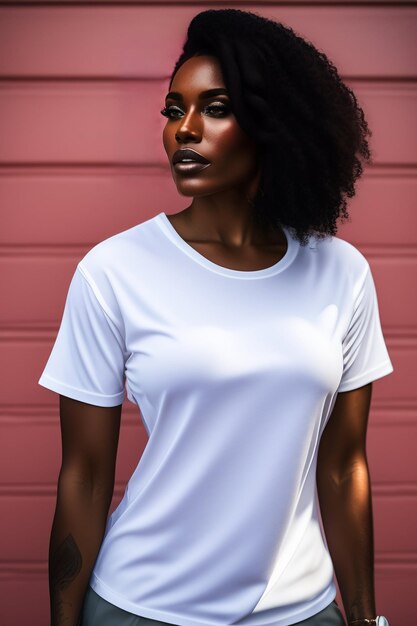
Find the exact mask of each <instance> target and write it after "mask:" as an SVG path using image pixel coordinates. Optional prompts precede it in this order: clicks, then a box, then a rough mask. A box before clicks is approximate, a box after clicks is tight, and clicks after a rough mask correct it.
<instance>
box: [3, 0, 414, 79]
mask: <svg viewBox="0 0 417 626" xmlns="http://www.w3.org/2000/svg"><path fill="white" fill-rule="evenodd" d="M21 4H24V2H19V6H20V5H21ZM141 4H146V3H141ZM153 4H155V3H153ZM180 4H181V2H176V3H175V6H177V5H180ZM193 4H194V3H193ZM197 4H198V2H197ZM204 4H207V2H204ZM239 4H240V3H239ZM248 4H253V2H248ZM274 4H276V5H279V4H288V3H287V2H285V3H280V2H274ZM293 4H295V2H294V0H293V2H291V4H290V6H291V5H293ZM299 4H305V2H304V3H301V2H300V3H299ZM306 4H307V5H309V4H310V2H307V3H306ZM318 4H319V5H320V7H322V6H337V7H340V6H341V5H342V4H344V5H345V6H351V3H350V2H346V3H342V2H336V3H332V2H329V3H326V2H325V1H322V2H319V3H318ZM366 4H367V3H366V2H361V4H360V6H361V7H363V6H366ZM3 6H4V3H2V2H0V10H1V7H3ZM14 6H15V5H14ZM106 6H108V5H107V4H106ZM117 6H119V5H117ZM371 6H373V7H375V4H372V5H371ZM385 6H387V5H385ZM395 6H396V7H397V6H399V4H395ZM340 77H341V79H342V80H343V81H346V82H349V83H351V82H354V83H355V84H363V83H370V84H381V87H384V88H386V86H387V84H388V85H389V84H390V83H394V84H396V85H410V86H414V84H415V82H416V81H417V76H415V75H413V74H408V75H407V76H398V75H396V74H384V75H381V74H378V75H374V74H368V75H366V74H361V75H357V74H340ZM168 79H169V76H168V75H166V76H165V75H163V74H156V75H155V74H154V75H153V76H149V75H146V76H142V75H140V74H139V75H134V76H129V75H126V74H116V75H112V74H104V75H103V74H101V75H97V74H73V75H71V74H65V75H63V74H47V75H46V74H39V75H36V74H34V73H33V74H32V73H31V74H26V75H25V74H6V73H3V74H1V76H0V84H1V83H11V87H13V84H15V83H26V84H31V83H35V84H42V83H68V84H71V83H76V84H80V83H81V84H82V83H89V84H91V83H93V84H94V83H95V84H103V85H106V84H108V83H161V82H163V81H166V80H168Z"/></svg>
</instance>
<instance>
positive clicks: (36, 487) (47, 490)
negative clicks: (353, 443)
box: [0, 479, 417, 499]
mask: <svg viewBox="0 0 417 626" xmlns="http://www.w3.org/2000/svg"><path fill="white" fill-rule="evenodd" d="M127 480H128V479H126V482H120V481H119V482H117V483H116V484H115V488H114V496H116V497H121V496H122V495H123V493H124V490H125V487H126V485H127ZM56 490H57V485H56V483H50V484H40V483H34V484H33V485H31V484H28V483H25V484H24V483H20V484H10V483H9V484H4V483H3V484H0V497H8V498H10V497H14V498H22V497H25V498H34V497H45V498H49V497H51V496H55V494H56ZM372 493H373V496H374V497H375V496H377V497H378V498H380V497H390V498H396V499H398V498H402V497H411V498H413V499H414V498H417V483H412V482H409V483H377V482H373V483H372Z"/></svg>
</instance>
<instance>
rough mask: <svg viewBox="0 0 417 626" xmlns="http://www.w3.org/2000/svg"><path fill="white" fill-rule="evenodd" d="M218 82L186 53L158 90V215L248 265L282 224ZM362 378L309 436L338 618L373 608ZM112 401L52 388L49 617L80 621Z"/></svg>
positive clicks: (213, 62) (220, 258) (107, 493)
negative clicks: (181, 163)
mask: <svg viewBox="0 0 417 626" xmlns="http://www.w3.org/2000/svg"><path fill="white" fill-rule="evenodd" d="M214 88H223V89H225V85H224V82H223V78H222V75H221V70H220V66H219V65H218V62H217V59H216V58H215V57H211V56H208V55H204V56H203V55H202V56H196V57H193V58H192V59H189V60H188V61H187V62H186V63H184V65H183V66H182V67H181V68H180V69H179V70H178V72H177V74H176V75H175V77H174V80H173V83H172V85H171V91H174V92H178V93H179V94H181V95H180V99H175V100H173V99H172V98H170V99H167V101H166V104H167V106H173V109H172V110H174V106H175V110H176V113H175V115H174V116H173V117H172V118H171V119H168V120H167V123H166V126H165V129H164V132H163V143H164V147H165V150H166V152H167V155H168V158H169V160H170V164H171V168H172V174H173V177H174V180H175V184H176V186H177V189H178V191H179V193H180V194H181V195H184V196H191V197H193V201H192V203H191V204H190V206H189V207H187V208H186V209H184V210H183V211H180V212H179V213H177V214H176V215H171V216H170V217H169V219H170V221H171V223H172V225H173V226H174V228H175V229H176V230H177V232H178V233H179V234H180V236H181V237H182V238H183V239H184V240H185V241H187V243H189V245H191V246H192V247H194V248H195V249H196V250H197V251H198V252H199V253H200V254H202V255H203V256H205V257H207V258H208V259H209V260H211V261H212V262H214V263H217V264H218V265H222V266H224V267H228V268H230V269H237V270H245V271H250V270H258V269H263V268H265V267H269V266H271V265H273V264H275V263H277V262H278V261H279V260H280V259H281V258H282V257H283V256H284V254H285V252H286V249H287V242H286V237H285V234H284V233H283V231H278V232H274V233H271V232H265V231H261V230H260V229H259V227H255V225H254V223H253V220H252V217H251V215H252V214H251V200H252V198H253V196H254V193H255V192H256V190H257V185H258V184H259V177H260V168H259V161H258V152H257V147H256V146H255V145H253V143H252V142H251V141H250V139H249V138H248V137H247V136H246V135H245V134H244V133H243V131H242V130H241V129H240V127H239V126H238V124H237V122H236V119H235V118H234V116H233V114H232V113H231V112H230V111H229V112H227V114H226V113H224V114H219V111H216V110H215V109H210V108H209V105H214V104H216V105H217V106H221V105H223V106H226V105H227V103H228V102H229V100H228V96H227V94H226V95H221V96H219V95H216V96H211V97H209V98H206V99H204V100H201V99H199V95H200V93H201V92H202V91H205V90H207V89H214ZM181 147H191V148H194V149H195V150H197V151H198V152H200V154H202V155H203V156H205V157H206V158H208V159H209V160H210V161H211V165H210V166H209V167H208V168H206V169H204V170H201V171H200V172H199V173H198V174H194V175H192V176H190V175H187V176H185V175H181V174H178V173H176V172H175V170H174V169H173V166H172V163H171V157H172V154H173V153H174V152H175V150H177V149H178V148H181ZM371 394H372V383H369V384H368V385H364V386H363V387H360V388H358V389H355V390H353V391H347V392H343V393H339V394H338V395H337V399H336V403H335V406H334V409H333V411H332V414H331V416H330V418H329V421H328V423H327V425H326V428H325V430H324V432H323V435H322V437H321V441H320V447H319V454H318V462H317V489H318V497H319V501H320V509H321V515H322V520H323V526H324V530H325V533H326V539H327V543H328V546H329V550H330V553H331V557H332V561H333V564H334V569H335V573H336V576H337V580H338V584H339V588H340V592H341V595H342V599H343V604H344V608H345V611H346V615H347V616H348V619H349V620H353V619H359V618H364V617H366V618H374V617H375V616H376V612H375V599H374V578H373V524H372V502H371V491H370V479H369V471H368V465H367V458H366V430H367V422H368V416H369V409H370V402H371ZM121 410H122V405H118V406H115V407H99V406H95V405H91V404H87V403H84V402H79V401H78V400H74V399H71V398H68V397H66V396H60V421H61V437H62V466H61V470H60V475H59V481H58V493H57V502H56V510H55V516H54V521H53V526H52V532H51V539H50V549H49V585H50V599H51V626H79V619H80V616H81V609H82V603H83V599H84V596H85V592H86V589H87V585H88V581H89V578H90V575H91V571H92V569H93V566H94V562H95V559H96V557H97V554H98V550H99V548H100V545H101V543H102V540H103V537H104V532H105V525H106V521H107V516H108V512H109V508H110V504H111V499H112V495H113V490H114V478H115V466H116V456H117V447H118V439H119V431H120V419H121Z"/></svg>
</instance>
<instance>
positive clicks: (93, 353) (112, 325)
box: [38, 265, 126, 406]
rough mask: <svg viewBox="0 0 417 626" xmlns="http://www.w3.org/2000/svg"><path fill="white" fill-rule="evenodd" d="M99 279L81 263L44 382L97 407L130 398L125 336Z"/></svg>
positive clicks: (42, 379) (43, 375)
mask: <svg viewBox="0 0 417 626" xmlns="http://www.w3.org/2000/svg"><path fill="white" fill-rule="evenodd" d="M116 322H117V320H115V318H114V316H113V313H112V312H111V311H110V310H109V309H108V307H107V305H106V303H105V302H104V301H103V299H102V297H101V294H100V292H99V291H98V289H97V286H96V284H95V283H91V281H90V280H87V277H86V275H85V274H84V273H83V272H82V270H81V268H80V265H78V266H77V268H76V270H75V272H74V274H73V277H72V280H71V283H70V286H69V289H68V293H67V298H66V302H65V306H64V312H63V315H62V320H61V324H60V327H59V330H58V334H57V336H56V339H55V343H54V345H53V348H52V351H51V353H50V355H49V358H48V361H47V363H46V366H45V368H44V370H43V372H42V375H41V377H40V379H39V381H38V384H39V385H42V386H43V387H46V388H47V389H51V390H52V391H55V392H56V393H59V394H61V395H64V396H68V397H70V398H74V399H75V400H81V401H82V402H87V403H88V404H94V405H97V406H117V405H119V404H122V402H123V399H124V381H125V375H124V371H125V357H126V350H125V344H124V340H123V337H122V334H121V331H120V328H119V327H118V325H117V323H116Z"/></svg>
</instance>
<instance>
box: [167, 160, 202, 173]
mask: <svg viewBox="0 0 417 626" xmlns="http://www.w3.org/2000/svg"><path fill="white" fill-rule="evenodd" d="M210 165H211V163H197V162H196V161H194V163H191V162H189V163H179V162H177V163H175V165H174V170H175V171H176V172H177V173H181V174H197V173H198V172H201V170H205V169H206V167H210Z"/></svg>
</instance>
